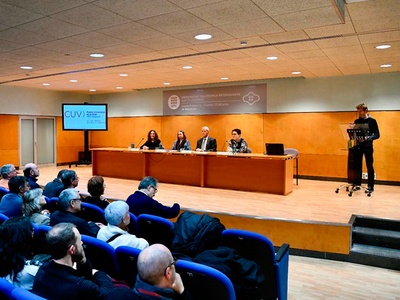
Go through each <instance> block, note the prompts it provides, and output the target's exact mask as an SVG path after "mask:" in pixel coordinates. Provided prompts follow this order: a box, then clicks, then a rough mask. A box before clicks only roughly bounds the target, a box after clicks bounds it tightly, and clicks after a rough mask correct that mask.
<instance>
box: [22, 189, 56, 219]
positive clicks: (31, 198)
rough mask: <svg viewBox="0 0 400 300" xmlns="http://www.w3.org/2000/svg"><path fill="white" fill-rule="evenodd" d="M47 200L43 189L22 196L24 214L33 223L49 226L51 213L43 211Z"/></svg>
mask: <svg viewBox="0 0 400 300" xmlns="http://www.w3.org/2000/svg"><path fill="white" fill-rule="evenodd" d="M44 205H46V200H45V199H44V196H43V195H42V189H33V190H30V191H27V192H25V193H24V194H23V195H22V214H23V215H24V216H27V217H30V220H31V222H32V223H35V224H36V225H49V224H50V212H49V211H48V210H47V209H43V206H44Z"/></svg>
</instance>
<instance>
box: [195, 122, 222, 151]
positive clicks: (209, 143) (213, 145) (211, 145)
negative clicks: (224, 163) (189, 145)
mask: <svg viewBox="0 0 400 300" xmlns="http://www.w3.org/2000/svg"><path fill="white" fill-rule="evenodd" d="M209 134H210V129H209V128H208V127H207V126H203V128H201V135H202V136H203V137H202V138H201V139H198V140H197V145H196V151H200V152H205V151H207V152H208V151H217V140H216V139H214V138H212V137H211V136H210V135H209Z"/></svg>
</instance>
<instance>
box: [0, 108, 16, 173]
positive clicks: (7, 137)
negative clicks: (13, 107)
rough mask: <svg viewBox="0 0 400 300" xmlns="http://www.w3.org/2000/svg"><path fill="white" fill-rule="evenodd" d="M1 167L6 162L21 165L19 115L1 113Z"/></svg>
mask: <svg viewBox="0 0 400 300" xmlns="http://www.w3.org/2000/svg"><path fill="white" fill-rule="evenodd" d="M0 123H1V127H2V130H1V131H0V140H1V143H0V153H1V155H0V167H1V166H2V165H5V164H13V165H14V166H16V167H18V166H19V150H18V149H19V116H13V115H0Z"/></svg>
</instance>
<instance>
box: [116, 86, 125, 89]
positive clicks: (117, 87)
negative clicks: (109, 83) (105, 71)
mask: <svg viewBox="0 0 400 300" xmlns="http://www.w3.org/2000/svg"><path fill="white" fill-rule="evenodd" d="M115 88H116V89H117V90H122V89H123V87H122V86H116V87H115Z"/></svg>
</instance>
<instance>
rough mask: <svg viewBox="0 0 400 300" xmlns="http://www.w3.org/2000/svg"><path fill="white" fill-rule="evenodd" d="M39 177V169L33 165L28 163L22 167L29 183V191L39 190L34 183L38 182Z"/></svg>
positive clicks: (38, 186)
mask: <svg viewBox="0 0 400 300" xmlns="http://www.w3.org/2000/svg"><path fill="white" fill-rule="evenodd" d="M39 175H40V171H39V167H38V166H37V165H35V164H34V163H28V164H26V165H25V167H24V176H25V177H26V179H27V180H28V182H29V186H30V187H31V190H33V189H40V188H41V187H40V185H38V184H37V183H36V182H37V181H38V177H39Z"/></svg>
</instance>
